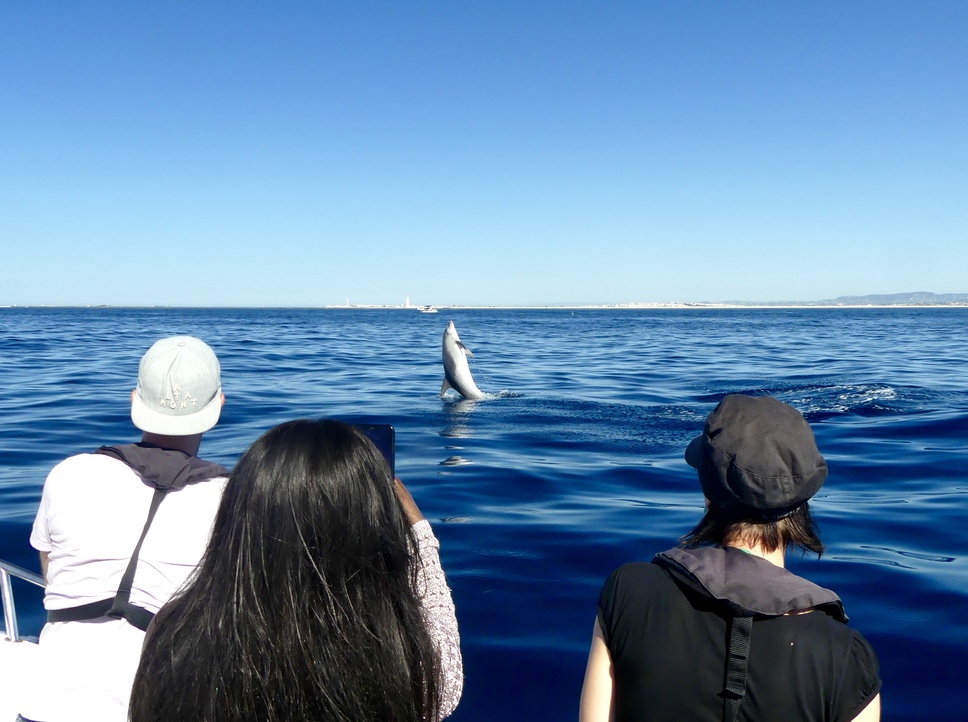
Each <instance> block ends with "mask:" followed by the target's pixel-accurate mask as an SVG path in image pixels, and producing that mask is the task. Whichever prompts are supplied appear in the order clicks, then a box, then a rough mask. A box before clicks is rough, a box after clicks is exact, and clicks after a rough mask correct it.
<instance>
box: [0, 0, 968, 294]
mask: <svg viewBox="0 0 968 722" xmlns="http://www.w3.org/2000/svg"><path fill="white" fill-rule="evenodd" d="M966 38H968V2H963V0H954V1H952V2H944V1H936V0H926V1H925V2H914V1H913V0H912V1H910V2H908V1H905V2H896V1H891V0H876V1H872V2H852V1H850V0H837V1H836V2H813V1H811V2H766V1H765V0H764V1H763V2H751V1H745V0H738V1H736V2H712V1H710V2H690V1H682V2H671V1H662V0H656V1H653V2H644V1H637V2H591V1H589V2H567V1H565V2H561V1H554V2H552V1H551V0H548V1H544V2H529V1H528V0H508V1H503V2H502V1H495V2H469V1H464V0H459V1H454V0H450V1H441V2H389V1H388V2H360V1H355V2H348V1H347V2H322V1H319V2H286V3H269V2H259V3H256V2H247V1H242V2H219V3H214V2H200V1H198V0H192V1H191V2H164V1H160V2H150V3H148V2H138V3H132V2H99V1H97V0H87V1H85V2H68V1H67V0H64V1H62V2H48V1H45V0H5V1H4V2H3V3H2V4H0V248H2V258H3V266H4V272H3V280H2V281H0V304H68V305H74V304H82V305H83V304H116V305H155V304H161V305H168V304H171V305H204V306H222V305H226V306H235V305H255V306H261V305H272V306H288V305H296V306H303V305H310V306H314V305H325V304H334V303H344V302H345V300H346V299H347V298H349V299H350V301H351V303H360V304H364V303H374V304H383V303H391V304H397V303H403V301H404V299H405V298H406V297H407V296H409V297H410V298H411V301H412V302H413V303H433V304H438V305H446V304H469V305H476V304H482V305H491V304H494V305H512V304H559V303H623V302H672V301H691V302H696V301H723V300H748V301H769V300H818V299H824V298H831V297H834V296H839V295H848V294H851V295H853V294H869V293H893V292H901V291H915V290H919V291H934V292H936V293H964V292H968V42H966Z"/></svg>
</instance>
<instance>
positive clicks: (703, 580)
mask: <svg viewBox="0 0 968 722" xmlns="http://www.w3.org/2000/svg"><path fill="white" fill-rule="evenodd" d="M685 458H686V461H687V462H688V463H689V464H690V465H691V466H693V467H694V468H695V469H696V470H697V472H698V475H699V482H700V485H701V486H702V490H703V494H704V495H705V497H706V514H705V516H704V517H703V519H702V520H701V521H700V522H699V524H698V525H697V526H696V527H695V528H694V529H693V530H692V531H691V532H689V533H688V534H687V535H686V536H684V537H683V539H682V541H681V544H680V546H679V547H677V548H675V549H672V550H669V551H666V552H663V553H661V554H659V555H657V556H656V557H655V559H653V561H652V563H631V564H625V565H623V566H622V567H619V568H618V569H617V570H616V571H614V572H613V573H612V574H611V576H610V577H609V578H608V580H607V581H606V582H605V586H604V588H603V589H602V593H601V596H600V598H599V604H598V618H597V619H596V621H595V628H594V633H593V637H592V646H591V651H590V653H589V657H588V666H587V668H586V672H585V683H584V686H583V688H582V696H581V708H580V715H579V718H580V720H581V722H596V721H597V720H615V722H625V721H627V720H635V721H638V720H686V719H688V720H708V721H709V722H718V721H719V720H724V721H725V722H733V721H734V720H744V721H749V722H752V721H755V720H825V721H830V722H840V721H841V720H843V721H844V722H847V721H849V720H859V721H862V722H867V721H869V720H879V719H880V687H881V680H880V676H879V668H878V662H877V657H876V655H875V653H874V650H873V649H872V648H871V646H870V644H869V643H868V642H867V641H866V640H865V639H864V638H863V637H862V636H861V635H860V634H859V633H858V632H856V631H854V630H852V629H850V628H849V627H847V625H846V622H847V615H846V614H845V613H844V608H843V604H842V603H841V601H840V599H839V598H838V597H837V595H836V594H834V593H833V592H832V591H830V590H828V589H824V588H822V587H819V586H817V585H815V584H813V583H812V582H809V581H807V580H806V579H803V578H801V577H798V576H796V575H794V574H792V573H790V572H788V571H787V570H786V569H785V568H784V554H785V551H786V549H787V548H788V547H790V546H793V547H799V548H800V549H802V550H804V551H812V552H816V553H817V554H818V556H819V555H820V554H821V553H822V552H823V550H824V546H823V543H822V542H821V541H820V538H819V536H818V534H817V529H816V525H815V523H814V521H813V518H812V516H811V513H810V506H809V503H808V500H809V499H810V498H811V497H812V496H813V495H814V494H816V493H817V491H819V489H820V487H821V486H822V485H823V482H824V480H825V479H826V477H827V464H826V462H825V461H824V458H823V457H822V456H821V455H820V452H819V450H818V449H817V445H816V441H815V440H814V436H813V432H812V431H811V429H810V426H809V425H808V424H807V422H806V420H805V419H804V418H803V416H802V415H801V414H800V413H799V412H798V411H797V410H796V409H794V408H793V407H791V406H789V405H787V404H784V403H783V402H781V401H778V400H777V399H774V398H770V397H751V396H743V395H738V394H737V395H730V396H727V397H726V398H725V399H723V401H722V402H721V403H720V404H719V405H718V406H717V407H716V408H715V409H714V410H713V412H712V413H710V414H709V416H708V418H707V419H706V424H705V427H704V429H703V433H702V434H701V435H700V436H698V437H696V438H695V439H694V440H693V441H692V442H691V443H690V444H689V446H688V448H687V449H686V453H685Z"/></svg>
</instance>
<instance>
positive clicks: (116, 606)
mask: <svg viewBox="0 0 968 722" xmlns="http://www.w3.org/2000/svg"><path fill="white" fill-rule="evenodd" d="M95 453H97V454H103V455H104V456H110V457H112V458H114V459H117V460H118V461H121V462H122V463H124V464H126V465H128V466H130V467H131V468H132V469H133V470H134V471H135V472H136V473H137V474H138V475H139V476H141V477H142V478H143V479H144V480H145V481H146V482H147V483H148V484H150V485H151V486H153V487H154V489H155V492H154V495H152V497H151V506H150V507H149V508H148V518H147V520H146V521H145V526H144V529H142V530H141V538H140V539H138V543H137V545H136V546H135V548H134V552H132V554H131V558H130V559H129V560H128V566H127V568H126V569H125V570H124V575H123V576H122V577H121V584H120V586H119V587H118V591H117V593H116V594H115V595H114V597H112V598H111V599H101V600H99V601H97V602H89V603H88V604H81V605H79V606H76V607H69V608H67V609H51V610H50V611H48V612H47V621H48V622H84V621H90V620H92V619H100V618H102V617H111V618H113V619H125V620H127V622H128V623H129V624H131V625H132V626H133V627H137V628H138V629H140V630H141V631H145V630H146V629H147V628H148V625H149V624H150V623H151V620H152V618H153V617H154V616H155V615H154V613H152V612H149V611H148V610H147V609H145V608H143V607H139V606H137V605H135V604H132V603H131V601H130V600H131V590H132V588H133V586H134V573H135V571H136V570H137V567H138V556H139V555H140V554H141V545H142V544H144V541H145V537H146V536H148V530H149V529H150V528H151V522H152V521H153V520H154V518H155V513H156V512H157V511H158V507H159V506H160V505H161V502H162V500H163V499H164V498H165V494H167V493H168V492H169V491H170V490H171V489H180V488H182V487H183V486H185V485H187V484H194V483H197V482H199V481H206V480H208V479H214V478H217V477H219V476H227V475H228V473H229V471H228V469H226V468H225V467H223V466H219V465H218V464H213V463H211V462H208V461H203V460H202V459H198V458H196V457H192V456H189V455H188V454H185V453H184V452H181V451H171V450H164V449H159V448H157V447H153V446H152V445H151V444H144V443H142V444H128V445H126V446H102V447H101V448H99V449H98V450H97V451H96V452H95Z"/></svg>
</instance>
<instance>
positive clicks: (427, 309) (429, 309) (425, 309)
mask: <svg viewBox="0 0 968 722" xmlns="http://www.w3.org/2000/svg"><path fill="white" fill-rule="evenodd" d="M417 310H418V311H420V313H437V309H436V308H434V307H433V306H417Z"/></svg>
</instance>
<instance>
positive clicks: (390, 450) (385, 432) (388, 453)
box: [356, 424, 397, 477]
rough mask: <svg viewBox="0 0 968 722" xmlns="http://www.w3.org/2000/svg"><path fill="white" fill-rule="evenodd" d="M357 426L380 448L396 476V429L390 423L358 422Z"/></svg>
mask: <svg viewBox="0 0 968 722" xmlns="http://www.w3.org/2000/svg"><path fill="white" fill-rule="evenodd" d="M356 428H358V429H359V430H360V431H362V432H363V433H364V434H366V435H367V437H369V439H370V441H372V442H373V445H374V446H376V448H377V449H379V450H380V453H381V454H383V458H384V459H386V460H387V464H389V466H390V473H391V474H392V475H393V476H394V477H396V475H397V469H396V431H395V430H394V428H393V426H391V425H390V424H357V425H356Z"/></svg>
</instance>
